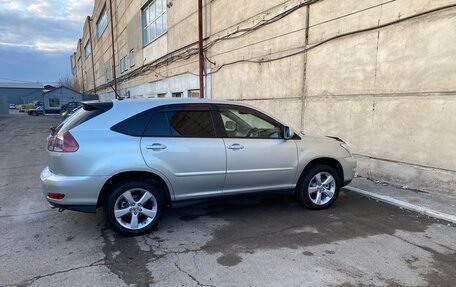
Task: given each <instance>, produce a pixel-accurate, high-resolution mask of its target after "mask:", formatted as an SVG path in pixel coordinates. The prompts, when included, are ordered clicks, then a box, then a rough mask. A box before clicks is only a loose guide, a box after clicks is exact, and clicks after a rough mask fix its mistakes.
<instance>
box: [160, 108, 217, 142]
mask: <svg viewBox="0 0 456 287" xmlns="http://www.w3.org/2000/svg"><path fill="white" fill-rule="evenodd" d="M167 116H168V121H169V126H170V128H171V136H173V137H175V136H180V137H215V128H214V123H213V121H212V116H211V112H210V111H177V112H167Z"/></svg>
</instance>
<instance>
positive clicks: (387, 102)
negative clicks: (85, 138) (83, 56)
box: [72, 0, 456, 194]
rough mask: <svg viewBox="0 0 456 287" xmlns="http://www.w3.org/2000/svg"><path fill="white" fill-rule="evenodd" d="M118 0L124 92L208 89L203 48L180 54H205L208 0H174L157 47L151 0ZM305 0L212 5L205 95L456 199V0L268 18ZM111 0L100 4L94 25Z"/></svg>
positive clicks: (319, 7) (101, 64) (325, 1)
mask: <svg viewBox="0 0 456 287" xmlns="http://www.w3.org/2000/svg"><path fill="white" fill-rule="evenodd" d="M113 2H114V3H115V5H114V11H113V14H114V19H115V20H114V21H115V23H114V33H115V34H114V36H115V39H116V43H115V46H114V48H115V54H116V63H117V65H116V69H117V75H118V76H120V78H119V92H120V94H121V95H130V96H131V97H133V98H136V97H156V96H157V94H162V93H166V95H167V96H171V94H172V93H173V92H178V91H180V92H184V96H185V95H186V94H187V93H188V91H189V90H192V89H198V77H197V74H198V58H197V56H196V55H195V53H193V54H191V53H190V54H187V56H186V57H184V58H182V57H180V58H179V57H174V56H175V55H180V54H179V52H176V51H180V50H179V49H182V50H184V51H192V50H191V49H193V52H194V51H196V50H195V49H196V47H197V46H196V41H197V7H196V3H197V2H196V1H186V0H171V1H167V4H168V9H167V15H168V24H167V25H168V31H167V33H165V34H164V35H162V36H161V37H160V38H158V39H156V40H155V41H154V42H152V43H150V44H149V45H147V46H146V47H142V39H141V37H142V34H141V31H142V26H141V8H142V7H143V6H144V5H145V4H146V3H147V1H145V0H133V1H130V4H128V5H127V3H126V2H125V1H121V0H116V1H113ZM304 2H305V1H304V0H290V1H283V0H268V1H240V0H217V1H209V0H207V1H204V15H205V17H204V21H205V22H204V30H205V35H204V36H205V37H207V40H206V42H205V43H206V44H211V43H212V44H211V45H210V47H209V48H207V50H206V51H205V54H206V56H207V61H206V62H205V65H206V72H207V74H206V76H205V83H206V86H205V89H206V95H208V97H212V98H217V99H227V100H237V101H244V102H247V103H250V104H253V105H255V106H258V107H259V108H262V109H263V110H266V111H268V112H270V113H272V114H274V115H275V116H277V117H279V118H281V119H283V120H285V121H287V122H288V123H289V124H290V125H291V126H293V127H294V128H295V129H296V130H301V131H303V132H304V133H309V134H318V135H332V136H338V137H340V138H342V139H344V140H345V141H347V143H348V144H349V145H351V146H352V148H353V152H354V153H355V154H356V156H357V157H358V159H359V168H358V172H359V174H361V175H363V176H366V177H369V178H372V179H376V180H382V181H389V182H392V183H394V184H397V185H402V186H408V187H410V188H416V189H421V190H427V191H432V192H441V193H447V194H456V151H455V150H454V148H453V146H454V142H455V141H456V132H455V131H456V118H455V117H456V116H455V114H456V97H455V93H456V87H455V86H456V73H455V72H456V68H455V67H456V56H455V55H456V17H455V16H456V8H455V7H451V5H456V0H416V1H407V0H396V1H386V0H347V1H343V4H342V3H341V1H337V0H321V1H317V2H316V3H314V4H312V5H311V6H310V7H306V6H305V5H304V6H303V7H301V8H299V9H296V11H294V12H292V13H290V14H289V15H287V16H285V17H282V18H280V19H279V20H277V21H272V22H271V23H268V21H270V20H271V19H276V17H278V16H280V15H282V13H284V12H285V11H290V9H294V8H295V7H300V5H301V6H302V4H303V3H304ZM105 3H109V2H106V1H101V0H97V1H95V7H94V13H93V18H94V22H93V25H92V28H93V29H95V23H96V20H97V19H98V15H99V13H100V12H101V9H102V8H103V7H104V5H105ZM108 6H109V5H108ZM107 8H108V9H109V7H107ZM439 8H441V9H439ZM429 11H433V12H429ZM418 14H422V15H420V16H417V17H412V16H413V15H418ZM409 17H412V18H410V19H409ZM265 23H266V24H265ZM86 26H87V24H86V25H85V26H84V36H83V41H85V40H84V39H86V38H87V31H86V30H87V28H86ZM378 26H380V27H378ZM252 27H259V28H257V29H254V30H252ZM376 27H378V28H376ZM363 29H368V30H366V31H361V30H363ZM243 31H249V32H248V33H244V32H243ZM110 33H111V26H110V24H108V28H107V30H106V31H105V34H104V35H103V36H102V37H101V38H100V39H94V46H93V48H94V49H93V50H94V51H93V53H94V57H95V70H96V76H97V77H96V78H97V86H99V92H100V93H101V98H109V97H111V98H112V97H113V93H112V90H111V89H110V88H109V87H108V86H109V85H110V84H111V83H112V82H111V80H108V81H107V80H106V78H105V76H104V75H105V72H104V70H105V67H109V66H110V65H112V51H111V42H110V41H111V38H110ZM93 34H94V35H95V32H93ZM230 35H231V36H230ZM226 37H230V38H229V39H228V38H226ZM220 39H222V40H220ZM183 48H185V49H183ZM131 49H134V51H135V66H134V67H129V69H128V70H127V71H126V72H123V73H121V72H120V69H119V60H120V59H121V58H123V57H124V56H125V55H126V53H128V51H130V50H131ZM188 49H190V50H188ZM305 49H309V50H308V52H305ZM78 53H80V51H78V50H77V51H76V54H78ZM170 55H173V57H170ZM73 58H75V57H73ZM76 58H77V57H76ZM157 63H159V64H160V65H157ZM84 64H85V65H86V66H87V67H86V66H84V67H85V69H88V68H90V66H89V65H90V63H89V62H87V61H86V62H85V63H84ZM72 65H74V63H72ZM74 72H75V74H76V75H77V77H78V79H79V80H82V79H81V72H78V71H77V69H76V70H74ZM87 83H88V85H89V86H90V84H89V82H87ZM86 86H87V85H86Z"/></svg>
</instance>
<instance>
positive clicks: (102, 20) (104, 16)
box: [97, 7, 108, 39]
mask: <svg viewBox="0 0 456 287" xmlns="http://www.w3.org/2000/svg"><path fill="white" fill-rule="evenodd" d="M106 27H108V12H107V11H106V7H104V8H103V10H102V11H101V14H100V17H99V18H98V21H97V39H98V38H100V37H101V35H103V32H104V31H105V30H106Z"/></svg>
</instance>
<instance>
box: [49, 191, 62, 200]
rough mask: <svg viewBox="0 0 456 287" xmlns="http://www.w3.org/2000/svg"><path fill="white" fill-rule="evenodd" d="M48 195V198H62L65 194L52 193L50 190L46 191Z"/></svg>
mask: <svg viewBox="0 0 456 287" xmlns="http://www.w3.org/2000/svg"><path fill="white" fill-rule="evenodd" d="M48 197H49V198H52V199H63V198H64V197H65V194H63V193H52V192H49V193H48Z"/></svg>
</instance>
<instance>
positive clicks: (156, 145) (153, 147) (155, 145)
mask: <svg viewBox="0 0 456 287" xmlns="http://www.w3.org/2000/svg"><path fill="white" fill-rule="evenodd" d="M146 148H147V149H151V150H162V149H165V148H166V145H164V144H159V143H153V144H151V145H148V146H146Z"/></svg>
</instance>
